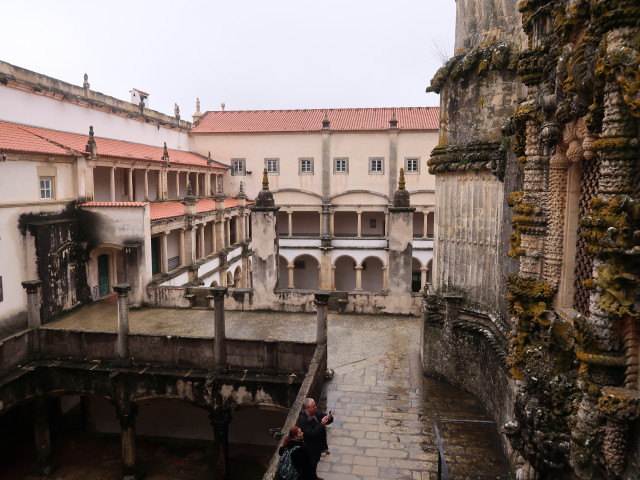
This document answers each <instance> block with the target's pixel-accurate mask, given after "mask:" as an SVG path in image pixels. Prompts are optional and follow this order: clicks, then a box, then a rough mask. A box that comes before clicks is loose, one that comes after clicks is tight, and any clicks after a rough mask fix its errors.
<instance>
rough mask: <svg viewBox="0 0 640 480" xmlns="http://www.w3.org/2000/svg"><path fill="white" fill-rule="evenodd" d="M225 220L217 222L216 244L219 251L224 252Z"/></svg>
mask: <svg viewBox="0 0 640 480" xmlns="http://www.w3.org/2000/svg"><path fill="white" fill-rule="evenodd" d="M224 237H225V235H224V219H223V220H217V221H216V243H217V247H218V251H221V250H224V248H225V243H224Z"/></svg>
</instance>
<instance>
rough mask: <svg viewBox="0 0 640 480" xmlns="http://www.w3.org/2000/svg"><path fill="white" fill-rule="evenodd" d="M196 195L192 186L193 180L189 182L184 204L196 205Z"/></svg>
mask: <svg viewBox="0 0 640 480" xmlns="http://www.w3.org/2000/svg"><path fill="white" fill-rule="evenodd" d="M195 203H196V197H195V196H194V195H193V188H191V181H188V182H187V194H186V195H185V196H184V199H183V200H182V204H183V205H195Z"/></svg>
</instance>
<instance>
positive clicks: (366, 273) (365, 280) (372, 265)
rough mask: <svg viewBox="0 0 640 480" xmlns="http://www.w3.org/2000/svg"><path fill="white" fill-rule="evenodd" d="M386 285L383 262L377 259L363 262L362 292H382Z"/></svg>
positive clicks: (373, 258)
mask: <svg viewBox="0 0 640 480" xmlns="http://www.w3.org/2000/svg"><path fill="white" fill-rule="evenodd" d="M383 285H384V269H383V264H382V261H381V260H380V259H379V258H377V257H367V258H365V259H364V260H363V261H362V290H364V291H367V292H381V291H382V289H383Z"/></svg>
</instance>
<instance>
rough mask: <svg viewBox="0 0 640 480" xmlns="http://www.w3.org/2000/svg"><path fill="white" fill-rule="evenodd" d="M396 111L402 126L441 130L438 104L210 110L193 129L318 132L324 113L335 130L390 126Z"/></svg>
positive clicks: (408, 128)
mask: <svg viewBox="0 0 640 480" xmlns="http://www.w3.org/2000/svg"><path fill="white" fill-rule="evenodd" d="M394 112H395V115H396V119H397V120H398V129H399V130H438V127H439V121H440V119H439V117H440V108H439V107H399V108H334V109H313V110H246V111H224V112H222V111H211V112H206V113H205V114H204V116H203V117H202V118H201V119H200V122H199V123H198V125H197V126H196V127H194V128H193V129H191V133H196V134H198V133H258V132H318V131H321V130H322V120H323V119H324V117H325V113H326V115H327V117H328V119H329V121H330V122H331V123H330V129H331V130H332V131H347V132H349V131H378V130H388V129H389V120H391V118H392V116H393V113H394Z"/></svg>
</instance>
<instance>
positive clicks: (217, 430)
mask: <svg viewBox="0 0 640 480" xmlns="http://www.w3.org/2000/svg"><path fill="white" fill-rule="evenodd" d="M209 422H211V426H212V427H213V473H214V476H213V478H215V480H229V422H231V412H230V411H229V410H228V409H223V408H218V409H216V410H214V411H212V412H210V413H209Z"/></svg>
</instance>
